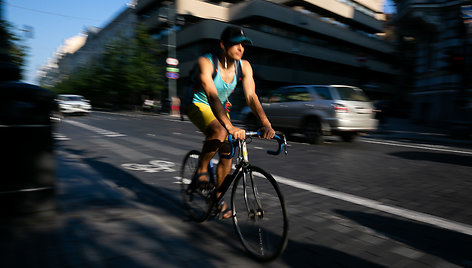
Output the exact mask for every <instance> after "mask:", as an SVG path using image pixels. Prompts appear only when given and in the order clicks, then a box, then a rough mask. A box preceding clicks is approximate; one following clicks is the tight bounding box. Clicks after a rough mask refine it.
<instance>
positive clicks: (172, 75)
mask: <svg viewBox="0 0 472 268" xmlns="http://www.w3.org/2000/svg"><path fill="white" fill-rule="evenodd" d="M166 77H167V78H169V79H178V78H179V73H174V72H167V73H166Z"/></svg>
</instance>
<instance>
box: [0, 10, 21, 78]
mask: <svg viewBox="0 0 472 268" xmlns="http://www.w3.org/2000/svg"><path fill="white" fill-rule="evenodd" d="M13 29H14V28H13V26H12V25H11V24H10V23H8V22H7V21H5V20H3V19H0V36H1V42H2V45H1V48H0V49H1V54H2V56H1V59H0V60H1V61H6V62H9V63H11V64H13V66H14V67H15V69H17V71H13V70H10V71H11V72H9V75H8V76H14V77H9V80H21V79H22V72H23V70H24V67H25V64H26V60H25V59H26V56H27V54H26V53H27V50H28V47H27V46H26V45H24V43H23V39H22V38H21V37H20V36H19V35H17V34H15V32H14V30H13ZM4 71H5V70H4Z"/></svg>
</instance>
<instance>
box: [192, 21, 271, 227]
mask: <svg viewBox="0 0 472 268" xmlns="http://www.w3.org/2000/svg"><path fill="white" fill-rule="evenodd" d="M250 44H252V41H251V39H249V38H248V37H247V36H246V34H245V32H244V30H243V29H242V28H240V27H235V26H229V27H227V28H226V29H225V30H224V31H223V32H222V34H221V38H220V48H221V51H220V52H219V53H218V54H217V55H216V57H213V56H212V55H211V54H207V55H204V56H202V57H200V58H199V59H198V63H197V70H196V79H195V81H194V83H197V87H195V88H197V90H196V91H195V92H194V94H193V99H192V103H191V104H190V105H189V106H188V107H187V108H186V114H187V116H188V117H189V119H190V121H192V123H194V124H195V125H196V126H197V127H198V128H199V129H200V131H202V133H203V134H204V135H205V141H204V143H203V148H202V153H201V156H200V159H199V164H198V168H197V173H196V178H195V179H197V180H198V185H199V187H200V189H202V188H211V187H212V185H210V183H209V174H208V164H209V162H210V161H211V159H212V158H213V156H214V155H215V154H216V152H218V151H219V153H220V154H229V153H230V151H229V150H230V146H229V143H228V142H227V139H226V137H227V135H228V134H231V135H233V137H234V138H235V139H243V138H245V131H244V130H243V129H240V128H238V127H235V126H233V124H231V121H230V119H229V114H228V112H227V110H225V107H227V106H230V103H229V101H228V97H229V95H230V94H231V93H232V92H233V90H234V89H235V88H236V85H237V82H238V81H237V80H238V79H237V77H238V76H237V74H236V72H237V70H238V67H239V66H238V65H239V64H240V66H241V68H239V69H241V70H242V86H243V90H244V95H245V99H246V103H247V104H248V106H249V107H250V108H251V110H252V112H253V113H254V114H256V115H257V116H258V118H259V120H260V122H261V124H262V127H261V129H260V130H259V131H260V132H261V137H262V138H265V139H271V138H273V137H274V135H275V131H274V130H273V129H272V126H271V124H270V122H269V120H268V119H267V116H266V115H265V113H264V110H263V109H262V106H261V104H260V102H259V98H258V96H257V95H256V92H255V83H254V78H253V72H252V68H251V65H250V64H249V62H248V61H246V60H242V59H241V58H242V56H243V54H244V48H245V46H246V45H250ZM213 59H217V61H218V64H216V63H214V62H213ZM214 66H217V70H216V75H215V76H214V78H213V75H214V71H215V70H214V69H215V68H214ZM230 171H231V159H225V158H222V157H220V160H219V163H218V165H217V168H216V175H217V176H216V177H217V185H216V191H217V192H216V194H217V196H219V195H220V192H219V191H218V188H219V186H220V185H221V184H222V183H223V181H224V178H225V177H226V176H227V175H228V174H229V173H230ZM231 216H232V211H231V210H230V209H228V207H227V205H226V204H224V202H223V203H222V204H220V217H222V218H224V219H227V218H231Z"/></svg>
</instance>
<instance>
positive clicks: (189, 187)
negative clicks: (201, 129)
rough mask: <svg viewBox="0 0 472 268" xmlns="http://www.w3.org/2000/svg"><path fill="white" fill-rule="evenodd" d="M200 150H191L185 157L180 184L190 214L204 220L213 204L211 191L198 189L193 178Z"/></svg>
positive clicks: (185, 205)
mask: <svg viewBox="0 0 472 268" xmlns="http://www.w3.org/2000/svg"><path fill="white" fill-rule="evenodd" d="M199 156H200V152H198V151H190V152H189V153H188V154H187V155H186V156H185V158H184V162H183V164H182V169H181V173H180V185H181V193H182V199H183V201H184V207H185V209H186V210H187V211H188V213H189V216H190V217H191V218H192V219H193V220H195V221H197V222H202V221H204V220H206V219H207V217H208V209H209V206H210V205H211V202H210V199H211V194H212V193H211V191H206V190H201V189H197V188H196V185H195V182H193V181H192V180H193V178H194V176H195V172H196V170H197V167H198V157H199Z"/></svg>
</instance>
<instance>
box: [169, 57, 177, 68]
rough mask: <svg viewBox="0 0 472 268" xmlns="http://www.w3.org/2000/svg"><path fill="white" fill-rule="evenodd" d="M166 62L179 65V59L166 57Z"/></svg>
mask: <svg viewBox="0 0 472 268" xmlns="http://www.w3.org/2000/svg"><path fill="white" fill-rule="evenodd" d="M166 63H167V64H169V65H174V66H176V65H179V60H178V59H175V58H167V59H166Z"/></svg>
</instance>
